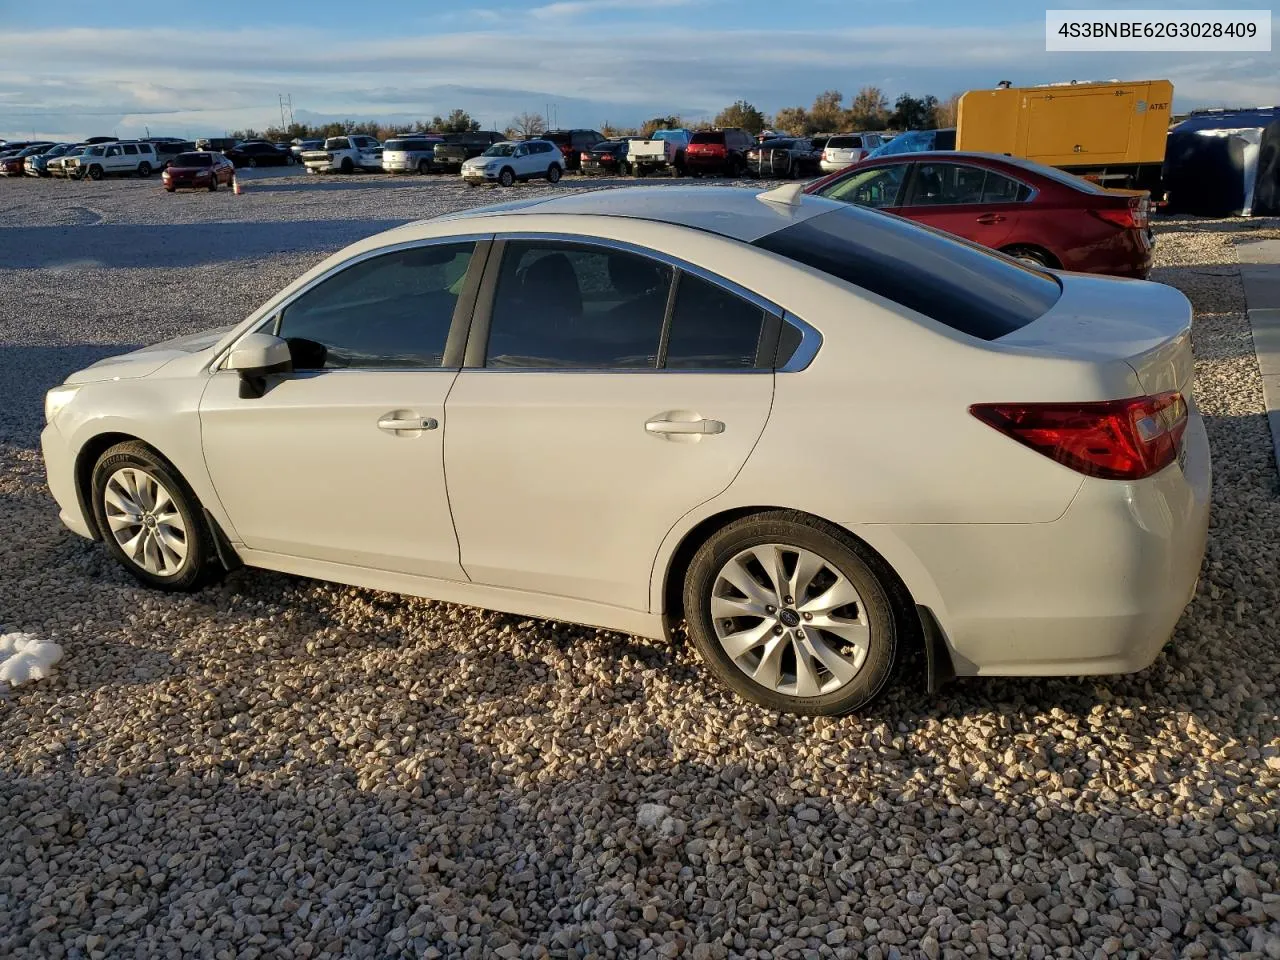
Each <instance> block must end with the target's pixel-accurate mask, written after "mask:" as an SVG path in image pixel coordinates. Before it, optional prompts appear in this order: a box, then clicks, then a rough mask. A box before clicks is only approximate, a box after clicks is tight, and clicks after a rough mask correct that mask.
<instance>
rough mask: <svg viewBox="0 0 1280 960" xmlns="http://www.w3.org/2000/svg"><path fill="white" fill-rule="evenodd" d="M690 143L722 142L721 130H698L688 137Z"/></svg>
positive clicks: (722, 134) (722, 132)
mask: <svg viewBox="0 0 1280 960" xmlns="http://www.w3.org/2000/svg"><path fill="white" fill-rule="evenodd" d="M689 142H690V143H724V142H725V141H724V131H723V130H699V131H698V132H697V133H695V134H694V135H693V136H692V137H690V138H689Z"/></svg>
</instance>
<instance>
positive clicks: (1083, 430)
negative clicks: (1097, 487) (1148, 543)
mask: <svg viewBox="0 0 1280 960" xmlns="http://www.w3.org/2000/svg"><path fill="white" fill-rule="evenodd" d="M969 412H970V413H972V414H973V415H974V416H975V417H977V418H978V419H979V420H981V421H982V422H983V423H985V424H987V425H988V426H992V427H995V428H996V429H997V430H999V431H1000V432H1001V433H1003V434H1005V435H1006V436H1009V437H1012V438H1013V439H1014V440H1017V441H1018V442H1019V443H1022V444H1025V445H1026V446H1028V447H1030V448H1031V449H1032V450H1035V451H1037V452H1039V453H1043V454H1044V455H1045V456H1046V457H1048V458H1049V459H1051V460H1056V461H1057V462H1058V463H1060V464H1062V465H1063V466H1065V467H1070V468H1071V469H1072V470H1078V471H1079V472H1080V473H1083V474H1087V475H1088V476H1091V477H1101V478H1103V479H1105V480H1141V479H1142V478H1143V477H1149V476H1151V475H1152V474H1155V473H1158V472H1160V471H1161V470H1163V469H1164V468H1165V467H1167V466H1168V465H1169V464H1171V463H1173V461H1174V460H1176V459H1177V457H1178V448H1179V447H1180V446H1181V444H1182V435H1183V433H1185V432H1186V429H1187V402H1186V400H1184V399H1183V397H1182V394H1181V393H1178V392H1177V391H1171V392H1169V393H1160V394H1156V395H1155V396H1152V397H1134V398H1132V399H1129V400H1107V401H1103V402H1101V403H978V404H974V405H973V406H972V407H970V408H969Z"/></svg>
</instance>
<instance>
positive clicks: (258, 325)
mask: <svg viewBox="0 0 1280 960" xmlns="http://www.w3.org/2000/svg"><path fill="white" fill-rule="evenodd" d="M492 239H493V234H492V233H462V234H456V235H454V236H448V237H428V238H426V239H420V240H405V241H403V242H401V243H391V244H387V245H386V246H384V247H378V248H377V249H375V250H366V251H365V252H364V253H358V254H356V255H355V256H354V257H350V258H348V259H346V260H343V261H342V262H341V263H337V264H334V265H333V266H332V267H330V268H329V269H328V270H326V271H325V272H324V273H322V274H320V275H319V276H316V277H312V278H311V280H310V281H309V282H308V283H307V284H306V285H305V286H302V287H299V288H298V289H297V290H295V291H293V293H291V294H289V296H288V298H286V299H284V300H281V301H280V302H279V303H276V304H273V305H272V306H271V307H270V308H269V309H268V311H267V312H266V313H265V314H263V315H262V316H260V317H259V318H258V319H257V320H256V321H254V322H253V323H251V324H250V326H248V327H246V328H245V329H244V330H242V331H240V332H239V333H237V334H236V337H235V339H234V340H232V341H231V343H229V344H227V346H226V347H224V348H223V349H222V350H221V351H219V353H218V355H217V356H216V357H214V358H213V360H212V361H211V362H210V363H209V371H210V372H211V373H216V372H217V371H219V370H221V369H222V364H223V363H224V362H225V361H226V359H227V357H228V356H229V355H230V353H231V351H232V350H234V349H235V348H236V345H237V344H239V343H240V341H241V340H242V339H244V338H245V337H247V336H248V335H249V334H251V333H263V332H266V333H273V334H274V332H275V331H274V330H266V331H264V329H263V328H264V327H266V326H268V325H274V324H277V323H278V322H279V319H280V314H281V313H282V312H284V310H286V309H287V308H288V307H289V306H290V305H291V304H292V303H293V302H294V301H295V300H297V299H298V298H299V297H301V296H302V295H303V294H305V293H307V292H309V291H310V290H313V289H314V288H316V287H317V286H319V285H320V284H322V283H324V282H325V281H326V280H328V279H329V278H330V277H333V276H334V275H335V274H338V273H341V272H342V271H343V270H345V269H347V268H348V267H354V266H355V265H356V264H358V263H363V262H364V261H366V260H372V259H373V258H374V257H380V256H383V255H384V254H388V253H399V252H400V251H401V250H412V249H414V248H416V247H438V246H442V245H444V244H448V243H481V242H482V241H485V240H492ZM341 369H350V368H341ZM359 369H361V370H375V369H386V368H378V367H361V368H359ZM409 369H414V370H424V369H426V370H434V369H435V368H434V367H412V368H409ZM440 369H442V370H443V369H449V370H452V369H454V368H453V367H441V368H440Z"/></svg>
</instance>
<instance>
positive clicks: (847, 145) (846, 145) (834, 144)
mask: <svg viewBox="0 0 1280 960" xmlns="http://www.w3.org/2000/svg"><path fill="white" fill-rule="evenodd" d="M827 146H828V147H830V148H832V149H837V150H860V149H862V138H861V137H832V138H831V139H830V140H828V141H827Z"/></svg>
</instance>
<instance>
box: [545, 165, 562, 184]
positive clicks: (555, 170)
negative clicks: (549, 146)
mask: <svg viewBox="0 0 1280 960" xmlns="http://www.w3.org/2000/svg"><path fill="white" fill-rule="evenodd" d="M559 182H560V165H559V164H558V163H553V164H552V165H551V166H550V167H548V168H547V183H559Z"/></svg>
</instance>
